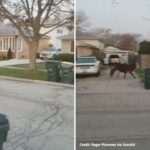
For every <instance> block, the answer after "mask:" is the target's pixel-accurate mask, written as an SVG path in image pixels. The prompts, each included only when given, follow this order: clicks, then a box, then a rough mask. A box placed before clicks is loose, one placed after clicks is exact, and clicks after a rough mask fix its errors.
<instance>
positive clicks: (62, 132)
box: [0, 79, 74, 150]
mask: <svg viewBox="0 0 150 150" xmlns="http://www.w3.org/2000/svg"><path fill="white" fill-rule="evenodd" d="M73 105H74V89H73V87H67V86H62V85H60V86H59V85H55V84H45V83H38V82H35V83H32V82H23V81H22V82H21V81H11V80H8V81H7V80H4V79H0V113H2V114H5V115H7V117H8V119H9V122H10V130H9V132H8V139H7V142H6V143H4V150H49V149H52V150H73V148H74V106H73Z"/></svg>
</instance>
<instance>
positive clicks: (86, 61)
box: [77, 57, 95, 63]
mask: <svg viewBox="0 0 150 150" xmlns="http://www.w3.org/2000/svg"><path fill="white" fill-rule="evenodd" d="M77 63H95V58H93V57H91V58H90V57H85V58H77Z"/></svg>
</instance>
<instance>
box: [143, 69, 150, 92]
mask: <svg viewBox="0 0 150 150" xmlns="http://www.w3.org/2000/svg"><path fill="white" fill-rule="evenodd" d="M144 84H145V89H150V68H148V69H144Z"/></svg>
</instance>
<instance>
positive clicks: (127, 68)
mask: <svg viewBox="0 0 150 150" xmlns="http://www.w3.org/2000/svg"><path fill="white" fill-rule="evenodd" d="M134 69H136V64H119V63H117V64H114V66H113V68H112V69H111V71H110V76H111V77H112V76H113V74H114V73H115V72H116V71H119V72H123V73H124V78H126V74H127V73H130V74H131V75H132V76H133V78H136V77H135V75H134V74H133V71H134Z"/></svg>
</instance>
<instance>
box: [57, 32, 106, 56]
mask: <svg viewBox="0 0 150 150" xmlns="http://www.w3.org/2000/svg"><path fill="white" fill-rule="evenodd" d="M58 38H59V39H60V40H61V42H62V52H63V53H74V39H75V38H76V55H77V57H78V56H89V55H93V54H94V55H95V54H99V52H100V50H102V49H103V48H104V44H103V42H101V41H100V39H99V37H96V36H92V35H89V34H86V33H79V32H77V33H76V37H75V35H74V33H70V34H67V35H64V36H60V37H58Z"/></svg>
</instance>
